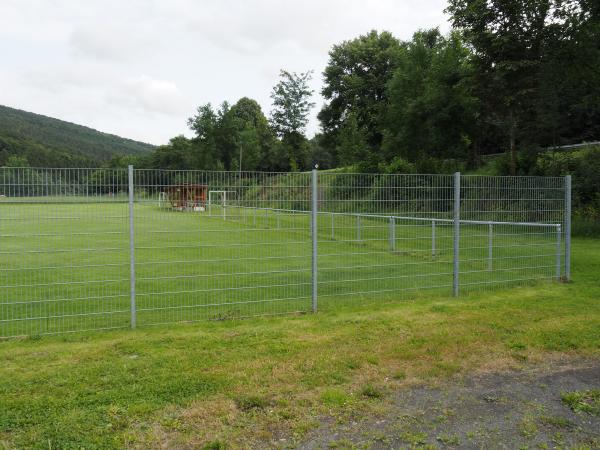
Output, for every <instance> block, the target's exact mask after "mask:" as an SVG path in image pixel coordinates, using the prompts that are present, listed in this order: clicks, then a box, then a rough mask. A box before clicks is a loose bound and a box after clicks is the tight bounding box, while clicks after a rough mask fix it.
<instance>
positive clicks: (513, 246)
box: [0, 198, 557, 336]
mask: <svg viewBox="0 0 600 450" xmlns="http://www.w3.org/2000/svg"><path fill="white" fill-rule="evenodd" d="M34 200H35V199H29V200H28V202H23V203H18V202H13V201H7V200H6V199H5V200H4V201H2V202H0V255H1V256H2V259H3V261H2V265H1V266H0V285H1V287H2V289H1V291H0V336H21V335H30V336H31V335H33V336H35V335H42V334H49V333H60V332H68V331H78V330H89V329H106V328H124V327H129V326H130V320H131V314H130V268H129V265H130V259H129V258H130V256H129V255H130V254H129V219H128V205H127V203H124V202H123V201H122V199H117V200H116V201H107V200H106V199H103V201H100V202H88V203H75V202H73V201H71V202H65V200H68V199H66V198H45V202H43V203H33V201H34ZM50 200H53V201H50ZM223 213H224V211H223V210H222V209H219V208H218V207H215V208H213V209H212V211H211V215H209V214H208V213H207V212H202V213H199V212H180V211H173V210H171V209H161V208H159V206H158V205H157V203H156V202H155V201H152V202H140V203H137V204H136V205H135V273H136V284H135V287H136V303H137V324H138V326H145V325H157V324H161V323H170V322H185V321H194V320H201V319H213V320H214V319H224V318H237V317H248V316H255V315H262V314H283V313H290V312H307V311H310V310H311V239H310V225H309V216H308V215H307V214H301V213H285V212H276V211H268V210H261V209H253V208H228V209H227V211H225V214H223ZM318 230H319V233H318V240H319V249H318V253H319V256H318V296H319V307H320V308H330V309H334V308H336V307H337V306H338V305H339V304H340V303H341V301H342V300H344V301H347V300H349V299H358V300H365V299H371V298H375V297H377V298H379V299H385V298H388V299H398V298H399V297H403V298H411V297H413V296H415V295H416V296H419V295H422V294H423V293H424V292H428V293H430V294H432V295H439V294H447V293H449V292H451V290H452V254H453V245H452V233H453V230H452V225H451V224H450V223H443V222H438V223H436V224H435V230H434V229H432V223H431V222H430V221H413V220H402V219H396V221H395V222H394V223H393V229H392V228H391V225H390V220H389V219H387V218H367V217H359V218H357V217H355V216H344V215H333V214H329V213H323V214H320V215H319V218H318ZM489 231H490V230H489V227H488V225H487V224H484V225H467V224H463V225H462V227H461V249H460V250H461V270H460V271H461V274H460V279H461V291H462V292H469V291H480V290H490V289H491V288H496V287H498V286H502V285H504V284H507V283H511V284H527V283H531V282H535V281H539V280H550V279H552V278H556V276H557V275H556V265H557V258H556V255H557V236H556V232H555V229H554V228H552V227H548V228H540V227H528V226H514V225H496V226H494V229H493V230H492V231H493V239H492V241H491V242H490V240H489V239H490V235H489ZM432 235H435V240H432ZM490 244H491V246H490ZM490 251H491V254H492V258H491V259H490Z"/></svg>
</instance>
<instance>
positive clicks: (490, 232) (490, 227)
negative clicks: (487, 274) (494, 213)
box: [488, 222, 494, 270]
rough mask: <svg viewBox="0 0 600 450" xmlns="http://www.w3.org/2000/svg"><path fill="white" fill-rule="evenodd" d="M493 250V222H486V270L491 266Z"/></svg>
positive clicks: (490, 268)
mask: <svg viewBox="0 0 600 450" xmlns="http://www.w3.org/2000/svg"><path fill="white" fill-rule="evenodd" d="M493 251H494V224H492V222H490V223H489V224H488V270H492V268H493V264H494V263H493V261H494V260H493V258H494V256H493Z"/></svg>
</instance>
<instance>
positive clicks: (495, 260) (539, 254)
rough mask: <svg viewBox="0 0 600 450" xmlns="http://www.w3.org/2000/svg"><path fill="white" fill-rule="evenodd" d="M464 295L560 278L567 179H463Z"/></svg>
mask: <svg viewBox="0 0 600 450" xmlns="http://www.w3.org/2000/svg"><path fill="white" fill-rule="evenodd" d="M460 193H461V205H460V216H461V230H460V232H461V233H460V234H461V238H460V287H461V291H463V292H466V291H470V290H481V289H490V288H494V287H496V286H499V285H507V284H511V285H514V284H516V283H518V284H525V283H530V282H532V281H537V280H541V279H557V278H560V277H561V274H562V272H563V270H562V264H563V263H564V247H563V243H564V237H563V234H564V223H565V179H564V178H559V177H483V176H462V177H461V192H460Z"/></svg>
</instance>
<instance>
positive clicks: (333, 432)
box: [298, 361, 600, 449]
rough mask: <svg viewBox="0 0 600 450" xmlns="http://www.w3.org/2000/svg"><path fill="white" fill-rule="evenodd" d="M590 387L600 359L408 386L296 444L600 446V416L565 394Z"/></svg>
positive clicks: (596, 385)
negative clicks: (577, 408)
mask: <svg viewBox="0 0 600 450" xmlns="http://www.w3.org/2000/svg"><path fill="white" fill-rule="evenodd" d="M590 389H600V361H584V362H578V363H577V364H573V363H570V364H566V363H563V364H562V365H561V364H554V365H552V366H546V367H544V368H540V367H538V368H534V369H530V370H525V371H519V372H509V373H503V374H487V375H481V376H473V377H470V378H467V379H463V380H462V381H460V382H454V383H452V384H449V385H446V386H444V387H443V388H413V389H406V390H402V391H398V392H395V393H393V394H391V396H390V398H388V399H386V402H385V403H387V404H388V406H386V407H385V410H386V412H385V413H384V414H382V415H381V416H380V417H368V418H363V419H360V420H357V421H354V422H350V423H345V424H338V423H337V422H336V421H335V420H334V418H328V417H324V418H322V420H321V422H322V425H321V426H320V427H319V429H317V430H316V431H315V432H313V433H312V434H311V435H310V436H308V438H307V440H305V441H304V442H303V443H302V444H301V445H300V446H299V447H298V448H301V449H326V448H327V449H328V448H372V449H390V448H394V449H395V448H494V449H497V448H510V449H513V448H541V449H544V448H574V447H576V448H591V449H595V448H598V449H600V417H599V416H598V415H594V414H589V413H582V412H574V411H572V410H571V409H570V408H569V407H568V406H567V405H566V404H564V403H563V402H562V401H561V393H563V392H572V391H586V390H590ZM387 400H389V401H387Z"/></svg>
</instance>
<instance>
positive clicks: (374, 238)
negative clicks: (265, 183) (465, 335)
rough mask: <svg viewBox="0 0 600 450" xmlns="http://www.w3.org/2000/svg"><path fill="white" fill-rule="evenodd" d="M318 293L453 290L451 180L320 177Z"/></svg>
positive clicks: (438, 177)
mask: <svg viewBox="0 0 600 450" xmlns="http://www.w3.org/2000/svg"><path fill="white" fill-rule="evenodd" d="M319 193H320V194H319V195H320V197H319V215H318V219H319V236H318V239H319V242H318V244H319V245H318V249H319V252H318V261H319V264H318V266H319V291H318V294H319V298H320V299H321V298H323V299H326V298H328V297H331V298H336V297H340V298H341V297H346V296H365V295H373V294H385V295H389V296H398V295H399V294H402V293H406V292H414V291H420V290H428V291H429V290H442V291H445V292H448V291H449V290H450V289H451V287H452V224H451V222H450V218H451V217H452V208H453V202H452V199H453V177H452V176H449V175H374V174H343V173H335V172H330V173H320V174H319Z"/></svg>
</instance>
